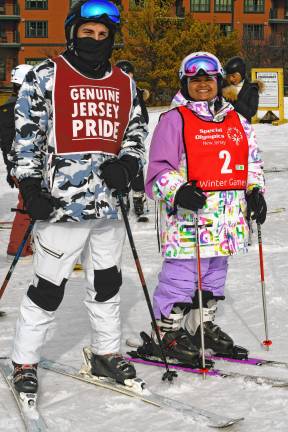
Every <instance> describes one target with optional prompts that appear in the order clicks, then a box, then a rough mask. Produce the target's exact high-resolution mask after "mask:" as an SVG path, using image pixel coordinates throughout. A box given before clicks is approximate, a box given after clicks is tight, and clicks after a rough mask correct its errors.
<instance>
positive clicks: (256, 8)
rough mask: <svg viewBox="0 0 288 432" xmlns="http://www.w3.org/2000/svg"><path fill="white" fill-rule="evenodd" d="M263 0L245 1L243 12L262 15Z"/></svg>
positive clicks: (263, 9) (263, 10) (263, 8)
mask: <svg viewBox="0 0 288 432" xmlns="http://www.w3.org/2000/svg"><path fill="white" fill-rule="evenodd" d="M264 2H265V0H245V1H244V12H245V13H264V12H265V3H264Z"/></svg>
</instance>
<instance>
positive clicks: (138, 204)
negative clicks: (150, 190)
mask: <svg viewBox="0 0 288 432" xmlns="http://www.w3.org/2000/svg"><path fill="white" fill-rule="evenodd" d="M144 202H145V194H144V192H134V193H133V206H134V212H135V214H136V216H138V217H139V216H142V215H143V214H144Z"/></svg>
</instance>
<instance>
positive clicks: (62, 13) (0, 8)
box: [0, 0, 71, 89]
mask: <svg viewBox="0 0 288 432" xmlns="http://www.w3.org/2000/svg"><path fill="white" fill-rule="evenodd" d="M70 3H71V0H18V1H17V0H0V88H2V89H3V87H4V88H5V87H7V86H9V79H10V73H11V69H13V67H14V66H15V65H17V64H19V63H29V64H36V63H39V62H40V61H41V59H44V58H46V57H47V56H53V55H55V54H57V53H59V52H61V51H63V49H64V48H65V37H64V29H63V23H64V20H65V17H66V15H67V12H68V10H69V8H70Z"/></svg>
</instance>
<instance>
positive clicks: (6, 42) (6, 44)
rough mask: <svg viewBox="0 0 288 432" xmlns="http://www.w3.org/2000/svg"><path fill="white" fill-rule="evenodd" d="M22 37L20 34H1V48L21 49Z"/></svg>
mask: <svg viewBox="0 0 288 432" xmlns="http://www.w3.org/2000/svg"><path fill="white" fill-rule="evenodd" d="M20 47H21V43H20V35H19V32H13V33H12V34H9V35H7V34H0V48H8V49H9V48H17V49H20Z"/></svg>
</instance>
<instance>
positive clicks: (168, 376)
mask: <svg viewBox="0 0 288 432" xmlns="http://www.w3.org/2000/svg"><path fill="white" fill-rule="evenodd" d="M117 197H118V199H119V203H120V208H121V212H122V216H123V219H124V223H125V227H126V231H127V235H128V239H129V243H130V246H131V250H132V254H133V257H134V261H135V265H136V268H137V272H138V275H139V278H140V282H141V285H142V288H143V291H144V295H145V299H146V303H147V306H148V309H149V312H150V316H151V319H152V326H153V329H154V331H155V333H156V337H157V340H158V343H159V348H160V351H161V356H162V359H163V362H164V364H165V368H166V372H165V373H164V374H163V376H162V380H163V381H165V380H166V379H168V381H170V382H171V381H173V378H174V377H177V373H176V372H175V371H171V370H170V369H169V366H168V363H167V358H166V355H165V353H164V349H163V343H162V340H161V337H160V332H159V328H158V326H157V323H156V318H155V315H154V311H153V308H152V304H151V300H150V296H149V292H148V288H147V285H146V281H145V278H144V274H143V271H142V267H141V264H140V260H139V257H138V254H137V250H136V247H135V243H134V240H133V236H132V231H131V227H130V223H129V220H128V216H127V212H126V208H125V204H124V200H123V195H122V193H121V192H117Z"/></svg>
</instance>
